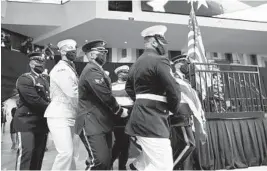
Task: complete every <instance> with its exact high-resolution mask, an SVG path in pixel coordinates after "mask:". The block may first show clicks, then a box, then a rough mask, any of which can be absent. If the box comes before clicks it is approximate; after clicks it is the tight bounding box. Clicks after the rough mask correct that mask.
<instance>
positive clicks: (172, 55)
mask: <svg viewBox="0 0 267 171" xmlns="http://www.w3.org/2000/svg"><path fill="white" fill-rule="evenodd" d="M181 54H182V53H181V51H169V57H170V59H172V58H173V57H175V56H179V55H181Z"/></svg>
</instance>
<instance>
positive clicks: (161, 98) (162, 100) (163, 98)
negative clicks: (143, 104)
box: [136, 94, 167, 103]
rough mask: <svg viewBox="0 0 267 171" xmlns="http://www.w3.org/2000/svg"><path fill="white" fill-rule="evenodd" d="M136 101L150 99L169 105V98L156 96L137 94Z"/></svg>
mask: <svg viewBox="0 0 267 171" xmlns="http://www.w3.org/2000/svg"><path fill="white" fill-rule="evenodd" d="M136 99H148V100H155V101H160V102H164V103H167V98H166V97H165V96H160V95H156V94H137V95H136Z"/></svg>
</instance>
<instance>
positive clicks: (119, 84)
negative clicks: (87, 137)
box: [111, 65, 133, 170]
mask: <svg viewBox="0 0 267 171" xmlns="http://www.w3.org/2000/svg"><path fill="white" fill-rule="evenodd" d="M114 72H115V74H116V75H117V76H118V80H117V81H116V82H114V83H112V93H113V95H114V96H115V98H116V100H117V102H118V103H119V105H121V106H123V107H125V108H127V109H129V111H130V110H131V108H132V106H133V101H132V99H131V98H130V97H129V96H128V94H127V93H126V91H125V84H126V80H127V78H128V73H129V66H127V65H123V66H120V67H118V68H116V69H115V71H114ZM126 123H127V119H124V118H118V119H117V120H116V121H115V125H116V127H115V128H114V135H115V143H114V145H113V148H112V160H111V162H112V164H113V163H114V161H115V160H116V159H117V158H118V157H119V170H126V164H127V161H128V155H129V147H130V137H129V135H127V134H125V133H124V130H125V129H124V127H125V125H126Z"/></svg>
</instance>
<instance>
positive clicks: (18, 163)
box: [16, 132, 22, 170]
mask: <svg viewBox="0 0 267 171" xmlns="http://www.w3.org/2000/svg"><path fill="white" fill-rule="evenodd" d="M17 135H18V141H19V147H18V155H17V163H16V170H20V164H21V156H22V141H21V132H18V133H17Z"/></svg>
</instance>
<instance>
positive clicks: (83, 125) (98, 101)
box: [76, 40, 128, 170]
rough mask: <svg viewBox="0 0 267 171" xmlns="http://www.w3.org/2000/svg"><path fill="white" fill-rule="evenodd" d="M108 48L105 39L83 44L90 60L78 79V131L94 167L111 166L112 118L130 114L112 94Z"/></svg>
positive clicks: (96, 168)
mask: <svg viewBox="0 0 267 171" xmlns="http://www.w3.org/2000/svg"><path fill="white" fill-rule="evenodd" d="M105 47H106V42H105V41H102V40H96V41H92V42H89V43H87V44H85V45H84V46H83V47H82V50H83V51H84V52H85V54H86V56H87V58H88V60H89V62H88V64H87V65H86V66H85V68H84V69H83V71H82V74H81V76H80V79H79V107H78V116H77V119H76V132H77V133H78V134H80V137H81V140H82V141H83V143H84V145H85V147H86V149H87V152H88V155H89V159H90V161H89V162H88V163H87V164H88V166H87V169H91V170H109V169H110V167H111V148H112V131H113V126H114V122H113V119H114V117H127V116H128V114H127V110H126V109H124V108H122V107H121V106H120V105H119V104H118V103H117V101H116V99H115V97H114V96H113V95H112V91H111V81H110V78H109V77H108V76H107V75H106V73H105V71H104V70H103V68H102V66H103V65H104V64H105V62H106V55H107V52H108V51H107V49H106V48H105Z"/></svg>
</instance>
